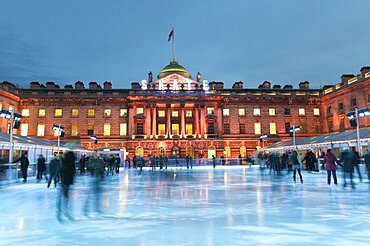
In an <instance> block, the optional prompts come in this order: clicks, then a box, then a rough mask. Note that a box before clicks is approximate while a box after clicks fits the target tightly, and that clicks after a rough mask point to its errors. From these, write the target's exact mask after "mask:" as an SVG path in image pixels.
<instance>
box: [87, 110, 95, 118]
mask: <svg viewBox="0 0 370 246" xmlns="http://www.w3.org/2000/svg"><path fill="white" fill-rule="evenodd" d="M87 116H89V117H94V116H95V109H93V108H89V109H88V110H87Z"/></svg>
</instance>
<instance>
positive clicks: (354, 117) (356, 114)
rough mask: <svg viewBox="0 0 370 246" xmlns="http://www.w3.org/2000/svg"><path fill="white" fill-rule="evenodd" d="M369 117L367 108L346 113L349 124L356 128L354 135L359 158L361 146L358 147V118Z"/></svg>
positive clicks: (369, 113)
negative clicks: (355, 135)
mask: <svg viewBox="0 0 370 246" xmlns="http://www.w3.org/2000/svg"><path fill="white" fill-rule="evenodd" d="M369 115H370V111H369V109H368V108H363V109H358V108H355V111H351V112H349V113H347V117H348V119H349V123H350V125H351V126H352V127H356V134H357V151H358V154H359V155H360V156H361V145H360V123H359V118H362V117H366V116H369Z"/></svg>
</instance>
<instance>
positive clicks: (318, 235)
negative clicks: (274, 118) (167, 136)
mask: <svg viewBox="0 0 370 246" xmlns="http://www.w3.org/2000/svg"><path fill="white" fill-rule="evenodd" d="M363 176H366V174H365V173H364V174H363ZM91 180H92V179H91V177H90V176H87V175H86V176H77V177H76V180H75V184H74V185H73V186H72V188H71V191H70V199H69V210H70V215H71V218H66V217H64V216H62V217H61V218H60V220H58V219H57V216H56V215H57V210H56V200H57V196H58V195H59V193H58V192H59V191H58V188H54V187H53V186H52V187H51V188H49V189H47V188H46V184H45V182H44V181H42V182H41V183H36V182H35V180H32V179H30V180H29V182H28V183H17V184H10V185H3V186H2V187H0V219H1V223H0V245H22V246H23V245H50V246H51V245H90V246H92V245H109V246H113V245H129V246H134V245H142V246H146V245H184V246H185V245H196V246H199V245H228V246H229V245H335V246H338V245H346V246H354V245H370V205H369V203H370V190H369V183H368V182H367V180H366V179H365V181H366V182H363V183H359V181H358V179H355V182H356V189H355V190H352V189H351V188H350V187H347V188H346V189H343V187H342V186H341V184H342V183H343V182H342V173H339V186H334V185H333V184H332V186H328V185H327V184H326V173H324V172H321V173H308V172H303V180H304V183H303V184H300V183H297V184H294V182H293V179H292V174H289V175H288V174H286V173H285V172H284V175H282V176H277V175H269V174H268V171H267V170H266V171H265V174H264V175H262V174H261V173H260V170H258V169H257V168H254V167H252V168H248V167H219V166H218V167H217V168H216V169H213V168H211V167H197V168H194V169H193V170H186V169H182V170H179V169H178V170H173V169H172V170H167V171H158V170H157V171H149V170H144V171H142V172H140V171H138V170H121V172H120V174H119V175H114V176H109V177H106V178H105V179H104V181H103V182H102V184H101V185H100V186H99V187H97V186H96V184H95V183H94V182H92V181H91Z"/></svg>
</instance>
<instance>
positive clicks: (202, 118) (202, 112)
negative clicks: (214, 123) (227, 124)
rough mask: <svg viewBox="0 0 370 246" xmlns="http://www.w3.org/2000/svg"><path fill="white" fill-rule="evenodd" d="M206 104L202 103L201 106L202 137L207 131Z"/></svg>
mask: <svg viewBox="0 0 370 246" xmlns="http://www.w3.org/2000/svg"><path fill="white" fill-rule="evenodd" d="M204 108H205V105H204V104H202V105H201V106H200V134H201V135H202V138H204V134H205V133H206V114H205V109H204Z"/></svg>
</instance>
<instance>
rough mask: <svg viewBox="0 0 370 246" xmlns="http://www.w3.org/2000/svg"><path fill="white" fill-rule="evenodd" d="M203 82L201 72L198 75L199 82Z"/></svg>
mask: <svg viewBox="0 0 370 246" xmlns="http://www.w3.org/2000/svg"><path fill="white" fill-rule="evenodd" d="M201 80H202V74H201V73H200V72H198V73H197V82H200V81H201Z"/></svg>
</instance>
